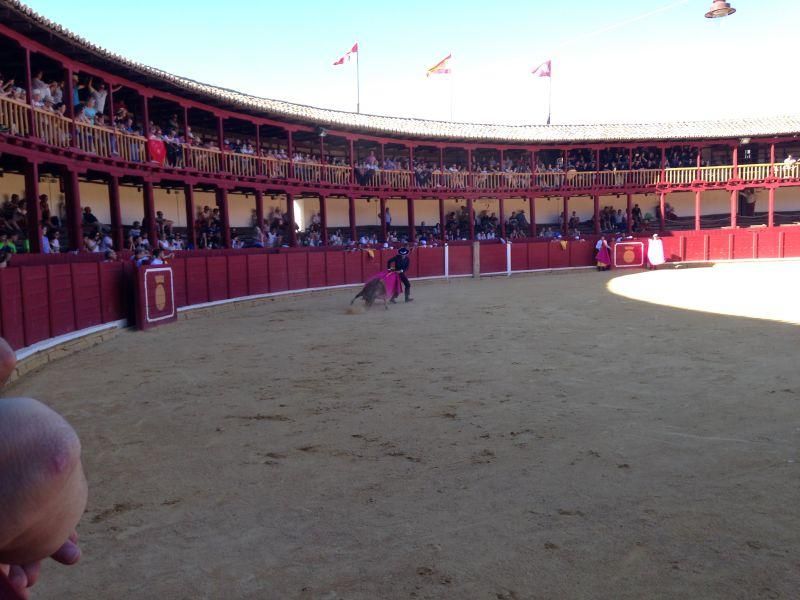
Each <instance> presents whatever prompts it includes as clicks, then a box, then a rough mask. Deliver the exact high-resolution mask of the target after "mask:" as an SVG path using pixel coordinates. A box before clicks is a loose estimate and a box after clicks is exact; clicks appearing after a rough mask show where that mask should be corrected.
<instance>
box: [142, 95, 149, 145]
mask: <svg viewBox="0 0 800 600" xmlns="http://www.w3.org/2000/svg"><path fill="white" fill-rule="evenodd" d="M142 133H144V137H146V138H149V137H150V108H149V107H148V105H147V96H142Z"/></svg>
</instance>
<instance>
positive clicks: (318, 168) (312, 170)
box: [294, 162, 322, 183]
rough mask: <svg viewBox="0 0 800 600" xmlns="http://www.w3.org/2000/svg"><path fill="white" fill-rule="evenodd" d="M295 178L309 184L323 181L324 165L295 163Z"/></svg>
mask: <svg viewBox="0 0 800 600" xmlns="http://www.w3.org/2000/svg"><path fill="white" fill-rule="evenodd" d="M294 178H295V179H299V180H300V181H305V182H307V183H320V182H321V181H322V165H320V164H315V163H305V162H295V163H294Z"/></svg>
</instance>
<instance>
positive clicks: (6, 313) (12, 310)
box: [0, 268, 25, 350]
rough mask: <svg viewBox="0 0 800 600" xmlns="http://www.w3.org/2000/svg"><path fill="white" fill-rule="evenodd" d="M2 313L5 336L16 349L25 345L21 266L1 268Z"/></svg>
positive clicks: (0, 309) (0, 307)
mask: <svg viewBox="0 0 800 600" xmlns="http://www.w3.org/2000/svg"><path fill="white" fill-rule="evenodd" d="M0 299H2V302H0V314H2V321H3V337H4V338H5V339H6V341H7V342H8V343H9V344H10V345H11V347H12V348H14V349H15V350H16V349H17V348H22V347H23V346H24V345H25V328H24V326H23V323H24V314H23V311H22V284H21V282H20V268H6V269H0Z"/></svg>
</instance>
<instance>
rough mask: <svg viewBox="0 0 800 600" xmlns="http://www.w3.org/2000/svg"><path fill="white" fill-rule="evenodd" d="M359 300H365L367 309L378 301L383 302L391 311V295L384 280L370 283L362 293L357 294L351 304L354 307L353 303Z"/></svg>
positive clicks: (362, 289)
mask: <svg viewBox="0 0 800 600" xmlns="http://www.w3.org/2000/svg"><path fill="white" fill-rule="evenodd" d="M359 298H363V299H364V305H365V306H366V307H367V308H370V307H371V306H372V305H373V304H375V301H376V300H383V306H384V308H385V309H386V310H389V303H388V301H389V295H388V294H387V293H386V284H384V283H383V280H382V279H373V280H372V281H368V282H367V283H366V284H365V285H364V287H363V288H361V291H360V292H358V293H357V294H356V297H355V298H353V299H352V300H351V301H350V304H351V305H352V304H353V302H355V301H356V300H358V299H359Z"/></svg>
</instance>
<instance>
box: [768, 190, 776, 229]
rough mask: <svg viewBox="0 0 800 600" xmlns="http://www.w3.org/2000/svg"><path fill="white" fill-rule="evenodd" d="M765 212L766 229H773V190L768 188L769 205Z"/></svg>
mask: <svg viewBox="0 0 800 600" xmlns="http://www.w3.org/2000/svg"><path fill="white" fill-rule="evenodd" d="M767 210H768V212H767V227H770V228H772V227H775V188H774V187H771V188H769V205H768V209H767Z"/></svg>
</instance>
